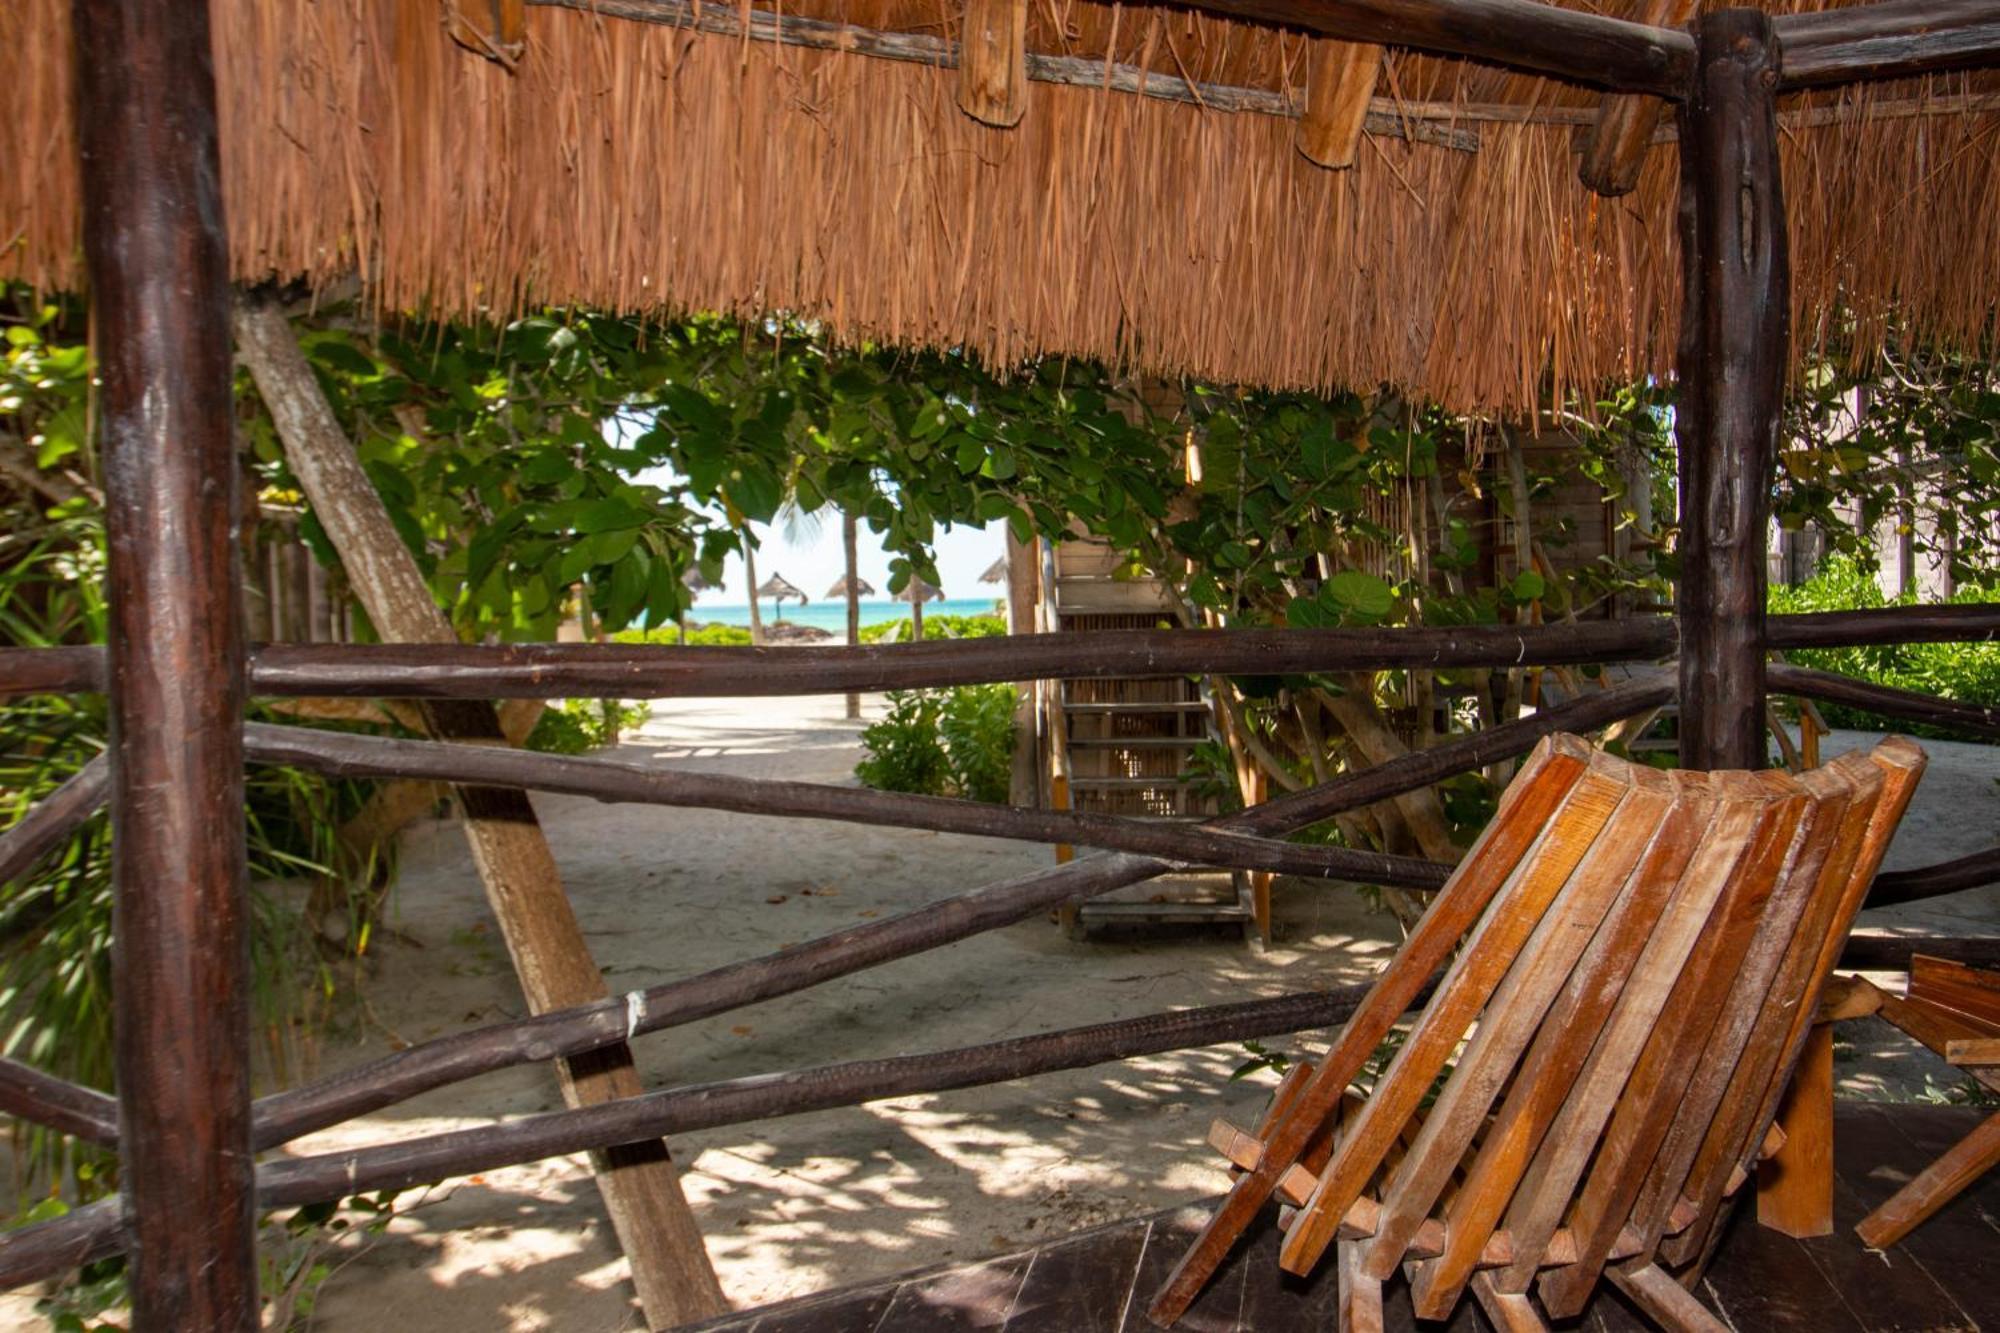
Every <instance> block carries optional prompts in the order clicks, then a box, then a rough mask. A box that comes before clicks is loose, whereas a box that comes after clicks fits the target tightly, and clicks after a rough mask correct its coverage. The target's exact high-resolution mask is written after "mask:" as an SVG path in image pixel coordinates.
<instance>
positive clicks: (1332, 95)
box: [1293, 39, 1382, 170]
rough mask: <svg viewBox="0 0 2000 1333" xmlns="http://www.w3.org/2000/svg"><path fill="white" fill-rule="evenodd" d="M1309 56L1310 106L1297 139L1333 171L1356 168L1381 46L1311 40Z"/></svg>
mask: <svg viewBox="0 0 2000 1333" xmlns="http://www.w3.org/2000/svg"><path fill="white" fill-rule="evenodd" d="M1309 58H1310V59H1311V61H1312V67H1311V69H1310V70H1309V71H1308V72H1307V78H1306V109H1305V114H1304V115H1303V116H1301V117H1300V118H1299V129H1298V135H1297V137H1296V138H1295V139H1294V140H1293V142H1294V143H1295V144H1296V145H1297V146H1298V150H1299V152H1301V153H1302V154H1304V155H1305V158H1306V160H1307V161H1309V162H1315V163H1317V164H1319V165H1320V166H1322V167H1328V168H1332V169H1334V170H1341V169H1344V168H1347V167H1351V166H1353V165H1354V156H1355V153H1356V152H1357V151H1358V150H1359V149H1360V147H1361V131H1362V127H1363V126H1364V125H1365V124H1366V122H1367V119H1368V102H1369V99H1370V98H1372V97H1374V96H1375V82H1376V80H1377V79H1378V78H1379V77H1380V76H1381V73H1382V48H1381V47H1380V46H1377V45H1375V44H1373V43H1370V42H1338V41H1330V40H1326V39H1321V40H1318V41H1315V42H1313V43H1312V45H1311V49H1310V57H1309Z"/></svg>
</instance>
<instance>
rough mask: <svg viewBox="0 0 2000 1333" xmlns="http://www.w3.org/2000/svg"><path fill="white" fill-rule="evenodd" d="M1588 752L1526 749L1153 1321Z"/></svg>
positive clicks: (1284, 1164)
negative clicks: (1481, 827) (1480, 830)
mask: <svg viewBox="0 0 2000 1333" xmlns="http://www.w3.org/2000/svg"><path fill="white" fill-rule="evenodd" d="M1590 753H1591V752H1590V747H1589V746H1587V745H1585V744H1584V743H1583V742H1581V741H1579V740H1577V739H1576V738H1575V737H1571V736H1560V735H1558V736H1551V737H1549V738H1548V739H1547V740H1544V741H1543V742H1542V743H1541V744H1540V745H1537V746H1536V747H1535V750H1534V753H1533V754H1531V755H1530V756H1529V758H1528V762H1527V764H1526V765H1525V766H1524V767H1523V769H1522V771H1521V773H1520V775H1519V776H1518V777H1516V778H1515V780H1514V781H1513V782H1512V783H1511V784H1510V785H1509V786H1508V788H1507V790H1506V792H1505V793H1504V794H1503V795H1502V797H1501V800H1500V808H1499V810H1498V811H1497V812H1496V813H1495V815H1494V818H1493V821H1492V822H1491V823H1490V824H1489V825H1488V826H1487V828H1486V831H1485V833H1484V834H1482V835H1481V836H1480V839H1479V841H1478V842H1477V843H1475V844H1474V846H1473V848H1472V850H1471V851H1470V852H1469V853H1467V855H1466V858H1465V860H1464V861H1462V862H1460V863H1459V868H1458V870H1457V871H1456V872H1454V873H1453V875H1452V877H1451V881H1450V883H1448V884H1447V885H1446V886H1445V888H1443V889H1442V890H1440V891H1439V893H1438V896H1437V898H1436V899H1434V900H1433V901H1432V903H1431V906H1430V909H1429V910H1428V911H1426V912H1425V913H1424V916H1423V919H1422V920H1421V921H1419V922H1418V923H1417V928H1416V929H1415V930H1414V931H1412V932H1411V934H1410V938H1409V939H1408V940H1406V941H1404V943H1403V947H1402V949H1401V950H1400V951H1399V952H1398V953H1397V955H1396V957H1395V959H1394V960H1393V961H1392V962H1391V963H1390V964H1389V966H1388V967H1387V968H1385V969H1384V970H1383V973H1382V976H1381V978H1380V979H1379V980H1378V981H1377V982H1376V983H1375V987H1374V989H1373V990H1371V991H1370V992H1369V993H1368V998H1367V999H1366V1000H1365V1001H1363V1002H1362V1005H1361V1007H1360V1008H1359V1009H1357V1010H1356V1011H1355V1012H1354V1015H1353V1016H1352V1017H1351V1018H1349V1019H1348V1021H1347V1024H1346V1025H1345V1026H1344V1027H1343V1028H1342V1029H1341V1031H1340V1035H1339V1037H1338V1038H1337V1039H1336V1040H1335V1042H1334V1046H1333V1049H1332V1050H1330V1051H1329V1052H1328V1053H1327V1055H1326V1057H1325V1058H1324V1059H1323V1060H1321V1061H1320V1063H1319V1067H1318V1068H1317V1069H1315V1070H1314V1071H1313V1076H1312V1078H1311V1079H1310V1080H1309V1081H1308V1082H1307V1084H1306V1087H1305V1089H1304V1091H1303V1092H1302V1093H1301V1094H1300V1097H1299V1100H1298V1104H1297V1105H1296V1106H1295V1107H1294V1108H1293V1109H1292V1111H1291V1113H1290V1114H1289V1115H1288V1116H1287V1117H1286V1118H1285V1119H1284V1120H1283V1121H1282V1122H1281V1123H1279V1124H1276V1125H1274V1126H1273V1127H1272V1132H1271V1136H1270V1138H1269V1139H1267V1140H1266V1142H1265V1145H1264V1155H1263V1158H1262V1160H1261V1161H1260V1162H1259V1163H1258V1166H1257V1169H1256V1170H1255V1171H1248V1172H1245V1173H1244V1174H1243V1175H1242V1176H1240V1177H1239V1178H1238V1179H1237V1181H1236V1183H1235V1184H1234V1185H1233V1186H1232V1187H1231V1189H1230V1191H1229V1194H1228V1195H1227V1196H1226V1197H1225V1198H1224V1199H1223V1201H1222V1204H1221V1206H1220V1207H1219V1208H1217V1210H1216V1212H1215V1215H1214V1216H1213V1217H1211V1218H1210V1219H1209V1220H1208V1223H1207V1225H1205V1226H1204V1227H1203V1228H1202V1231H1201V1234H1200V1235H1199V1236H1197V1237H1196V1238H1195V1242H1194V1244H1193V1245H1191V1246H1189V1248H1188V1250H1187V1252H1186V1253H1185V1254H1183V1255H1182V1256H1181V1258H1180V1261H1179V1262H1178V1263H1177V1264H1176V1265H1175V1266H1174V1269H1173V1271H1172V1272H1171V1273H1169V1274H1168V1276H1167V1280H1166V1282H1165V1283H1164V1284H1162V1286H1161V1288H1160V1290H1159V1292H1158V1293H1157V1294H1156V1295H1155V1296H1154V1298H1153V1302H1152V1305H1151V1307H1150V1308H1149V1314H1150V1316H1151V1317H1152V1319H1153V1320H1154V1321H1155V1322H1156V1323H1160V1324H1170V1323H1172V1322H1173V1321H1174V1320H1176V1319H1178V1318H1180V1316H1181V1315H1182V1314H1183V1313H1185V1312H1186V1310H1187V1307H1188V1306H1189V1305H1190V1304H1192V1303H1193V1301H1194V1298H1195V1297H1196V1296H1197V1295H1199V1294H1200V1292H1201V1289H1202V1286H1203V1285H1204V1284H1205V1283H1206V1282H1207V1281H1208V1279H1209V1278H1210V1277H1212V1276H1213V1275H1214V1273H1215V1270H1216V1269H1217V1268H1218V1267H1219V1266H1220V1265H1221V1263H1222V1261H1223V1259H1224V1258H1225V1257H1227V1255H1228V1254H1229V1251H1230V1249H1231V1247H1232V1246H1234V1245H1235V1243H1236V1240H1237V1238H1238V1237H1239V1236H1241V1235H1242V1234H1243V1230H1244V1228H1245V1227H1247V1226H1248V1225H1249V1224H1250V1223H1251V1221H1252V1220H1253V1219H1255V1217H1256V1215H1257V1212H1258V1210H1259V1209H1261V1208H1262V1207H1263V1206H1264V1203H1265V1202H1266V1201H1267V1200H1268V1199H1269V1198H1270V1197H1271V1193H1272V1191H1273V1189H1274V1188H1276V1186H1277V1183H1278V1180H1279V1179H1280V1178H1281V1177H1282V1176H1283V1175H1284V1174H1285V1172H1286V1171H1287V1170H1289V1169H1290V1168H1291V1167H1292V1166H1293V1165H1295V1164H1296V1163H1297V1161H1298V1158H1299V1154H1300V1153H1301V1152H1302V1151H1303V1150H1304V1148H1305V1146H1306V1144H1307V1143H1308V1142H1309V1141H1310V1140H1311V1139H1312V1138H1313V1136H1314V1135H1315V1133H1317V1132H1318V1131H1319V1130H1320V1129H1321V1127H1322V1126H1323V1125H1324V1123H1325V1121H1326V1119H1327V1117H1328V1116H1329V1115H1330V1114H1332V1112H1333V1111H1334V1109H1335V1108H1336V1106H1337V1105H1338V1104H1339V1101H1340V1097H1341V1094H1342V1093H1343V1092H1344V1091H1345V1090H1346V1088H1347V1085H1348V1082H1349V1081H1350V1080H1351V1079H1353V1077H1354V1075H1355V1073H1356V1072H1357V1071H1359V1070H1360V1068H1361V1066H1362V1064H1363V1063H1364V1062H1365V1061H1366V1060H1367V1059H1368V1057H1369V1056H1370V1055H1371V1054H1373V1053H1374V1051H1375V1048H1376V1047H1377V1046H1379V1045H1380V1044H1381V1041H1382V1038H1383V1037H1384V1036H1385V1035H1386V1034H1387V1033H1388V1031H1389V1029H1390V1028H1391V1027H1392V1026H1394V1024H1395V1022H1396V1020H1397V1019H1398V1018H1400V1017H1401V1016H1402V1014H1403V1011H1404V1010H1405V1009H1407V1008H1408V1007H1409V1005H1410V1002H1411V1001H1412V1000H1413V999H1415V998H1416V996H1417V994H1418V992H1420V991H1421V990H1422V989H1423V988H1424V985H1425V984H1426V983H1427V982H1429V981H1430V979H1431V977H1432V975H1433V974H1435V973H1436V971H1437V969H1438V968H1439V967H1440V966H1441V965H1442V964H1443V963H1444V961H1445V959H1446V958H1447V957H1449V956H1450V954H1451V951H1452V950H1453V949H1454V948H1455V947H1456V946H1457V944H1458V942H1459V940H1460V938H1462V937H1463V935H1464V934H1465V932H1466V930H1467V929H1469V928H1470V927H1471V926H1472V924H1473V922H1475V921H1477V920H1478V919H1479V917H1480V915H1481V913H1483V912H1484V911H1485V909H1486V906H1487V904H1488V903H1489V902H1490V901H1491V900H1492V898H1493V896H1494V895H1495V894H1496V893H1498V892H1499V890H1500V888H1501V886H1502V885H1503V884H1504V883H1506V882H1507V880H1508V879H1509V878H1510V877H1511V876H1512V875H1513V872H1514V868H1515V867H1516V866H1517V865H1518V864H1519V863H1520V861H1521V858H1522V857H1523V856H1525V855H1526V854H1527V852H1528V849H1529V847H1530V846H1531V845H1533V843H1534V842H1535V840H1536V838H1537V837H1538V836H1539V834H1540V832H1541V829H1542V827H1543V826H1544V825H1545V824H1546V823H1547V822H1548V821H1549V820H1550V819H1552V818H1553V817H1554V815H1555V813H1556V811H1557V810H1558V809H1559V808H1560V807H1561V806H1562V804H1563V802H1564V801H1565V800H1566V799H1567V798H1568V796H1569V795H1570V793H1571V791H1572V790H1573V789H1574V788H1575V787H1576V785H1577V784H1578V783H1579V782H1580V781H1581V780H1582V779H1583V776H1584V773H1585V771H1586V770H1587V769H1588V767H1589V761H1590Z"/></svg>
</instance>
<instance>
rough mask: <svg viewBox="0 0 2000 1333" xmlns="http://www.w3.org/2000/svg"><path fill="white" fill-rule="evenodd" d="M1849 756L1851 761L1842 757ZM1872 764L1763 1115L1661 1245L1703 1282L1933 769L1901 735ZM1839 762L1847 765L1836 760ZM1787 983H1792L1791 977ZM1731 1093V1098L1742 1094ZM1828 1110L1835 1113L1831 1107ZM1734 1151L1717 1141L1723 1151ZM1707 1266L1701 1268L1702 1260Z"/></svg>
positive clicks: (1705, 1171) (1709, 1168)
mask: <svg viewBox="0 0 2000 1333" xmlns="http://www.w3.org/2000/svg"><path fill="white" fill-rule="evenodd" d="M1843 758H1845V756H1843ZM1867 758H1868V762H1869V764H1870V765H1871V766H1873V767H1874V768H1875V769H1876V770H1877V771H1878V772H1879V773H1880V774H1881V776H1882V785H1881V788H1880V790H1879V792H1878V793H1877V795H1876V798H1875V802H1874V807H1873V809H1872V810H1871V812H1870V814H1869V818H1868V823H1867V828H1866V831H1865V833H1864V834H1863V835H1862V839H1861V844H1860V847H1859V849H1858V850H1857V851H1856V853H1855V856H1854V860H1853V863H1852V866H1851V868H1850V869H1849V871H1848V875H1847V882H1846V888H1845V890H1844V892H1843V893H1842V895H1841V897H1840V899H1839V901H1838V902H1837V903H1836V904H1835V906H1834V909H1833V913H1832V915H1831V917H1830V919H1829V920H1828V921H1827V922H1826V923H1825V924H1824V925H1823V926H1821V927H1819V928H1818V929H1817V930H1816V931H1814V932H1812V933H1809V934H1807V935H1806V936H1805V940H1804V942H1805V943H1806V944H1808V945H1810V946H1811V947H1812V948H1813V949H1814V950H1815V952H1814V953H1813V954H1812V957H1811V962H1810V964H1809V965H1808V966H1807V969H1806V975H1805V977H1804V979H1803V989H1802V994H1801V997H1800V1000H1799V1003H1798V1005H1797V1006H1796V1007H1795V1008H1794V1009H1793V1010H1792V1011H1791V1013H1790V1015H1789V1021H1788V1027H1787V1030H1786V1035H1785V1038H1784V1041H1783V1044H1782V1045H1781V1046H1780V1048H1779V1057H1778V1060H1777V1062H1776V1064H1775V1066H1774V1068H1773V1069H1772V1071H1771V1073H1770V1075H1769V1076H1768V1078H1767V1080H1766V1082H1765V1085H1764V1089H1763V1092H1762V1094H1761V1095H1760V1096H1759V1097H1758V1098H1757V1100H1756V1103H1755V1105H1756V1110H1755V1112H1754V1113H1753V1114H1752V1115H1751V1116H1750V1117H1749V1120H1748V1122H1747V1125H1746V1127H1745V1133H1744V1134H1743V1135H1742V1137H1741V1138H1740V1139H1738V1140H1737V1143H1736V1145H1735V1147H1736V1152H1735V1154H1734V1155H1733V1158H1732V1159H1730V1160H1727V1161H1725V1162H1718V1161H1715V1160H1712V1159H1711V1160H1709V1161H1708V1162H1707V1164H1706V1166H1705V1167H1704V1166H1702V1165H1701V1163H1700V1161H1699V1159H1698V1164H1697V1171H1699V1172H1700V1175H1699V1178H1698V1179H1696V1180H1695V1182H1694V1189H1693V1191H1691V1192H1692V1193H1693V1195H1694V1198H1693V1202H1694V1203H1695V1205H1696V1206H1697V1208H1698V1209H1699V1213H1698V1216H1697V1220H1696V1222H1695V1224H1694V1225H1693V1226H1691V1227H1689V1228H1688V1229H1687V1230H1685V1231H1683V1232H1682V1233H1681V1234H1680V1235H1679V1236H1676V1237H1674V1238H1673V1239H1671V1240H1669V1241H1667V1242H1666V1243H1665V1244H1664V1245H1663V1246H1662V1247H1661V1254H1662V1256H1663V1257H1664V1258H1665V1259H1666V1260H1667V1261H1668V1262H1669V1263H1671V1264H1674V1265H1677V1266H1682V1265H1691V1267H1690V1268H1689V1270H1688V1272H1687V1273H1686V1274H1684V1277H1685V1278H1687V1279H1688V1280H1693V1279H1695V1278H1698V1277H1699V1275H1700V1273H1701V1271H1702V1270H1703V1268H1704V1267H1705V1266H1706V1258H1705V1257H1704V1256H1706V1255H1707V1254H1708V1253H1709V1252H1710V1250H1711V1249H1712V1243H1713V1242H1714V1240H1716V1239H1717V1238H1719V1237H1720V1235H1721V1231H1720V1226H1719V1222H1720V1218H1721V1216H1722V1209H1721V1208H1719V1207H1718V1206H1716V1205H1717V1201H1718V1200H1719V1198H1720V1195H1721V1193H1722V1192H1723V1190H1724V1188H1725V1187H1726V1186H1727V1183H1728V1181H1729V1179H1730V1178H1731V1177H1732V1176H1733V1175H1734V1174H1735V1173H1736V1171H1737V1169H1738V1168H1739V1167H1740V1168H1741V1169H1743V1170H1750V1169H1754V1166H1755V1163H1754V1162H1753V1161H1752V1160H1751V1158H1752V1156H1753V1150H1752V1145H1756V1144H1761V1143H1762V1141H1763V1138H1764V1127H1765V1126H1768V1125H1770V1124H1772V1123H1773V1122H1774V1121H1775V1120H1776V1118H1777V1114H1778V1108H1779V1105H1780V1104H1781V1103H1782V1102H1783V1100H1784V1096H1785V1089H1786V1087H1787V1085H1788V1084H1789V1083H1790V1082H1791V1073H1792V1069H1793V1067H1794V1066H1795V1065H1796V1064H1797V1062H1798V1059H1799V1053H1800V1052H1801V1051H1802V1050H1803V1049H1804V1048H1805V1042H1806V1038H1807V1036H1808V1034H1809V1033H1810V1032H1811V1029H1812V1024H1813V1020H1814V1018H1815V1016H1816V1014H1817V1012H1818V1008H1819V996H1820V994H1821V992H1822V991H1823V990H1824V988H1825V986H1826V982H1827V979H1828V978H1829V977H1830V976H1831V975H1832V972H1833V966H1834V963H1835V962H1836V961H1837V960H1838V959H1839V957H1840V950H1841V947H1842V945H1844V944H1845V943H1846V940H1847V933H1848V931H1849V930H1850V929H1851V928H1852V926H1853V924H1854V918H1855V916H1856V914H1857V913H1859V912H1860V910H1861V905H1862V903H1863V901H1864V900H1866V898H1867V896H1868V886H1869V885H1870V884H1872V883H1874V880H1875V872H1876V871H1877V870H1878V869H1880V868H1881V865H1882V858H1883V856H1884V855H1886V854H1887V852H1888V850H1889V843H1890V842H1891V840H1892V839H1893V838H1894V837H1895V833H1896V829H1897V827H1898V825H1900V824H1901V823H1902V819H1903V814H1904V812H1905V811H1906V810H1908V809H1909V805H1910V798H1911V797H1912V796H1914V795H1915V794H1916V790H1917V783H1918V782H1919V781H1920V780H1921V779H1922V777H1923V772H1924V765H1925V763H1926V760H1925V757H1924V752H1923V751H1922V750H1920V749H1918V748H1917V746H1915V745H1914V744H1912V743H1911V742H1909V741H1907V740H1904V739H1903V738H1901V737H1899V736H1892V737H1889V738H1888V739H1886V740H1884V741H1882V742H1881V743H1879V744H1877V745H1876V746H1875V748H1874V750H1873V751H1871V752H1870V753H1869V755H1868V756H1867ZM1834 763H1835V764H1839V763H1841V760H1838V759H1836V760H1835V761H1834ZM1784 984H1787V985H1790V984H1792V979H1791V978H1787V979H1785V982H1784ZM1738 1091H1739V1090H1737V1089H1734V1088H1732V1089H1731V1092H1730V1095H1731V1096H1732V1097H1733V1096H1736V1095H1737V1094H1738ZM1827 1109H1828V1110H1829V1111H1830V1110H1831V1108H1830V1107H1829V1108H1827ZM1727 1146H1729V1145H1728V1144H1726V1143H1722V1142H1718V1144H1717V1147H1718V1148H1725V1147H1727ZM1698 1258H1699V1259H1700V1262H1696V1261H1697V1259H1698Z"/></svg>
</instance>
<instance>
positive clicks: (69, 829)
mask: <svg viewBox="0 0 2000 1333" xmlns="http://www.w3.org/2000/svg"><path fill="white" fill-rule="evenodd" d="M110 796H111V760H110V758H109V757H108V756H106V755H101V754H100V755H98V756H97V757H96V758H95V759H92V760H91V761H90V762H89V763H87V764H85V765H84V766H83V767H82V768H80V769H78V770H77V771H76V772H75V773H74V774H73V775H71V776H70V777H69V778H68V779H66V780H65V781H64V782H63V784H62V785H61V786H60V787H57V788H56V789H55V790H54V791H52V792H50V793H49V794H48V795H47V796H44V797H43V798H42V799H41V800H39V801H37V802H35V804H34V805H33V806H31V807H29V809H28V811H27V812H26V813H25V814H23V815H22V816H21V817H20V818H19V819H18V820H16V821H15V822H14V823H13V824H12V825H11V826H10V827H9V828H8V829H7V831H6V832H4V833H0V885H5V884H8V883H10V882H12V881H13V880H16V879H18V878H20V877H21V875H23V874H24V873H26V871H27V870H28V868H29V867H30V866H32V865H34V863H35V862H36V861H38V860H40V859H41V857H42V856H43V855H44V854H46V853H47V852H48V851H50V850H51V849H52V848H54V847H55V846H56V845H57V844H58V843H60V842H61V841H62V840H63V839H64V838H67V837H68V836H69V835H70V834H71V833H74V832H75V831H76V829H77V826H78V825H80V824H82V823H83V821H85V820H86V819H89V818H90V817H91V816H92V815H94V814H96V813H97V811H98V810H99V809H100V808H101V807H102V806H103V805H104V803H105V801H107V800H108V799H110ZM13 910H14V911H16V912H18V911H19V910H20V908H19V907H18V906H17V907H15V908H14V909H13Z"/></svg>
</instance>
